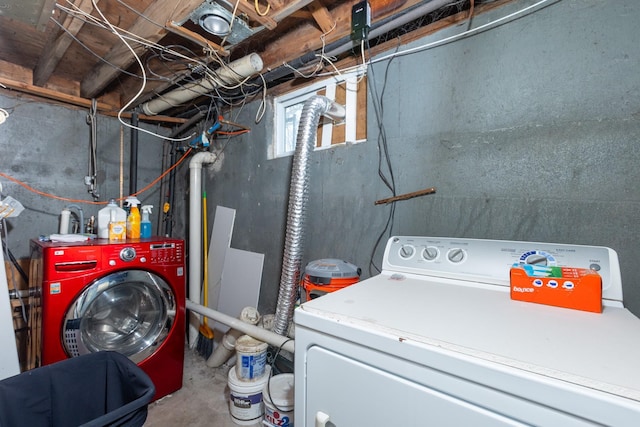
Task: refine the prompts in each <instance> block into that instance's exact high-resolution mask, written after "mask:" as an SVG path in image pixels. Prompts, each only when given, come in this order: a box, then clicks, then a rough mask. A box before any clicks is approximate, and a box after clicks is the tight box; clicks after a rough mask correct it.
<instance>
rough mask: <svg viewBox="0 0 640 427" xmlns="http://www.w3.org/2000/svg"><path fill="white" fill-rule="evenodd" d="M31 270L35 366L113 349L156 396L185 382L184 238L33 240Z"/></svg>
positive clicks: (164, 393)
mask: <svg viewBox="0 0 640 427" xmlns="http://www.w3.org/2000/svg"><path fill="white" fill-rule="evenodd" d="M30 270H31V271H30V275H31V282H32V283H31V286H32V287H35V288H36V289H37V290H38V291H37V292H35V295H34V296H33V297H31V307H32V309H31V313H30V316H31V320H30V329H31V346H30V349H29V353H30V359H31V360H30V361H29V365H30V367H37V366H40V365H48V364H50V363H54V362H57V361H60V360H63V359H67V358H70V357H75V356H79V355H82V354H86V353H90V352H96V351H101V350H112V351H117V352H119V353H122V354H124V355H126V356H128V357H129V358H130V359H131V360H133V361H134V362H136V363H137V364H138V366H140V367H141V368H142V370H144V371H145V372H146V373H147V374H148V375H149V377H151V380H152V381H153V383H154V384H155V386H156V395H155V397H154V399H159V398H161V397H163V396H165V395H167V394H169V393H172V392H174V391H176V390H178V389H180V388H181V387H182V375H183V362H184V344H185V302H186V301H185V267H184V242H183V241H182V240H178V239H168V238H166V239H163V238H150V239H139V240H133V241H126V242H122V243H109V241H108V240H106V239H95V240H89V241H86V242H79V243H59V242H57V243H53V242H41V241H38V240H32V242H31V267H30Z"/></svg>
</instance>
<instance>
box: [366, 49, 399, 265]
mask: <svg viewBox="0 0 640 427" xmlns="http://www.w3.org/2000/svg"><path fill="white" fill-rule="evenodd" d="M366 46H367V50H368V51H369V56H371V46H370V45H369V41H368V40H367V41H366ZM393 58H394V57H392V58H391V59H389V61H388V62H387V66H386V68H385V72H384V80H383V84H382V91H381V93H380V95H378V90H377V87H376V83H375V73H374V71H373V66H372V65H370V66H369V73H370V74H371V79H369V80H368V87H369V90H370V91H371V97H372V104H373V108H374V111H375V115H376V121H377V123H378V176H379V177H380V179H381V180H382V182H383V183H384V185H385V186H386V187H387V188H388V189H389V190H390V191H391V193H392V194H393V196H395V195H396V183H395V177H394V174H393V166H392V164H391V158H390V156H389V146H388V144H387V133H386V130H385V127H384V104H383V98H384V92H385V90H386V88H387V80H388V75H389V67H390V66H391V62H392V61H393ZM383 163H384V165H385V166H386V169H387V173H388V175H389V176H388V177H387V176H386V175H385V172H384V170H383ZM395 210H396V204H395V203H394V202H392V203H390V207H389V216H388V217H387V222H386V224H385V226H384V228H383V229H382V231H381V232H380V234H379V235H378V238H377V239H376V242H375V244H374V245H373V249H372V250H371V257H370V259H369V274H370V275H371V276H373V275H374V274H375V273H374V271H373V270H372V269H374V270H375V271H376V272H377V273H379V272H380V271H381V269H380V268H379V267H378V266H377V265H376V264H375V261H374V258H375V255H376V252H377V251H378V247H379V246H380V243H381V242H382V239H383V237H384V236H385V234H387V233H388V235H389V237H390V236H391V233H392V230H393V220H394V217H395Z"/></svg>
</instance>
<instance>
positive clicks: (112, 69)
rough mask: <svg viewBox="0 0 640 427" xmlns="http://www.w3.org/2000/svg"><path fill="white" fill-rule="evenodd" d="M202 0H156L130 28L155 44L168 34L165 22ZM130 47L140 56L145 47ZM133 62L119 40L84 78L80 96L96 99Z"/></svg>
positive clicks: (180, 16) (183, 15) (179, 18)
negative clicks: (176, 1) (102, 60)
mask: <svg viewBox="0 0 640 427" xmlns="http://www.w3.org/2000/svg"><path fill="white" fill-rule="evenodd" d="M200 3H201V0H183V1H181V2H179V3H178V5H177V6H176V4H175V0H156V1H155V2H154V3H152V4H151V6H149V7H148V8H147V9H146V10H145V11H144V13H143V15H144V17H142V16H140V17H139V18H138V19H137V20H136V22H135V23H134V24H133V25H132V26H131V28H128V29H127V30H128V31H129V32H130V33H133V34H136V35H138V36H140V37H142V38H144V39H146V40H148V41H150V42H152V43H155V42H158V41H159V40H160V39H161V38H162V37H164V36H165V35H166V34H167V30H166V29H165V28H164V23H165V22H167V21H169V20H173V21H183V20H185V18H186V17H187V16H188V15H189V14H190V13H191V11H193V9H195V8H196V7H197V6H198V5H199V4H200ZM131 48H132V49H133V50H134V51H135V52H136V54H138V55H139V54H141V53H142V52H143V51H144V49H145V47H144V46H142V45H139V44H138V45H132V46H131ZM134 61H135V58H134V57H133V55H132V54H131V51H130V50H129V48H128V47H126V46H125V45H124V44H123V43H122V42H120V43H117V42H116V44H115V45H114V47H113V48H112V49H111V50H110V51H109V53H108V54H107V55H106V56H105V58H104V62H100V63H98V64H97V65H96V67H95V68H94V69H93V70H91V72H89V74H87V76H86V77H85V78H84V79H83V80H82V83H81V84H80V94H81V96H83V97H85V98H94V97H95V96H97V95H98V94H99V93H100V91H101V90H103V89H104V88H105V87H106V86H107V85H108V84H109V83H111V82H112V81H113V80H114V79H115V78H116V77H117V76H118V74H120V73H121V72H122V70H126V69H127V68H128V67H129V66H130V65H131V64H132V63H133V62H134ZM116 67H117V68H116Z"/></svg>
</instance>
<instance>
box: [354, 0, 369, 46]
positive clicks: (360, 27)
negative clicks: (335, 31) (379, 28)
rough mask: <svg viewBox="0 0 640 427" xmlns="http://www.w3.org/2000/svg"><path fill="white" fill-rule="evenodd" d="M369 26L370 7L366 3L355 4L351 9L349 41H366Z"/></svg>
mask: <svg viewBox="0 0 640 427" xmlns="http://www.w3.org/2000/svg"><path fill="white" fill-rule="evenodd" d="M370 26H371V6H370V5H369V2H368V1H361V2H359V3H356V4H354V5H353V7H352V8H351V40H353V41H354V42H361V41H362V40H366V38H367V36H368V35H369V27H370Z"/></svg>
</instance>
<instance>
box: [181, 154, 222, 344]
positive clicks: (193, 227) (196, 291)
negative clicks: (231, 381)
mask: <svg viewBox="0 0 640 427" xmlns="http://www.w3.org/2000/svg"><path fill="white" fill-rule="evenodd" d="M217 158H218V157H217V156H216V155H215V154H213V153H211V152H209V151H201V152H199V153H197V154H196V155H195V156H193V158H192V159H191V161H190V162H189V275H188V281H189V298H190V299H191V300H192V301H196V302H198V303H199V302H200V288H201V286H202V233H203V232H204V233H206V232H207V230H204V231H203V230H202V165H203V164H208V163H213V162H215V161H216V159H217ZM199 327H200V317H199V316H197V315H196V314H195V313H193V312H189V347H190V348H192V349H193V348H195V347H196V344H197V343H198V330H199Z"/></svg>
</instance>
